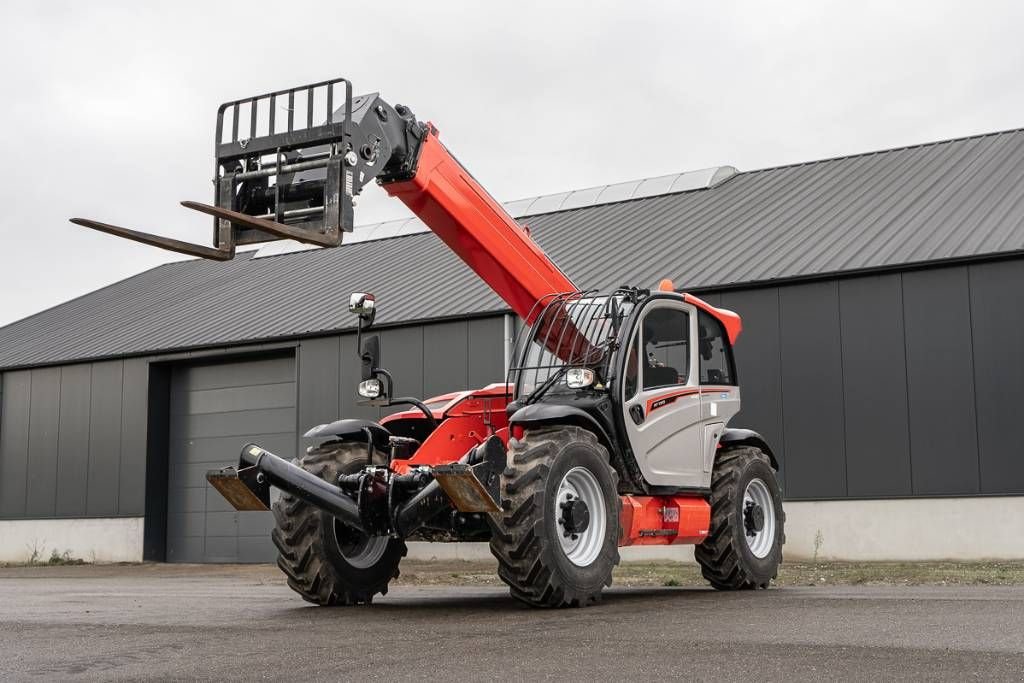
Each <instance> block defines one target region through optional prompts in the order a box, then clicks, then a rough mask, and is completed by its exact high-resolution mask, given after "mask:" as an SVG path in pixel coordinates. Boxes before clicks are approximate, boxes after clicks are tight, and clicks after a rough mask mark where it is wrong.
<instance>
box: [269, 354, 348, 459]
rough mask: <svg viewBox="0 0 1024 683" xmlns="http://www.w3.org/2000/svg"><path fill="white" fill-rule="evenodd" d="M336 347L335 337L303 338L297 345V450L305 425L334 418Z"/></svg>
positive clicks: (336, 412)
mask: <svg viewBox="0 0 1024 683" xmlns="http://www.w3.org/2000/svg"><path fill="white" fill-rule="evenodd" d="M339 348H340V347H339V342H338V338H337V337H323V338H319V339H307V340H305V341H303V342H302V343H301V344H300V345H299V349H298V354H299V357H298V381H299V385H298V391H299V405H298V434H299V437H298V438H299V451H297V452H301V451H302V450H304V449H305V444H303V442H302V441H303V440H302V434H303V433H305V431H306V430H307V429H309V428H310V427H315V426H316V425H319V424H324V423H325V422H333V421H334V420H337V419H338V415H339V411H340V410H341V403H340V400H339V396H338V390H339V383H338V363H339V361H340V355H339ZM353 361H354V359H353ZM281 386H285V385H284V384H282V385H281Z"/></svg>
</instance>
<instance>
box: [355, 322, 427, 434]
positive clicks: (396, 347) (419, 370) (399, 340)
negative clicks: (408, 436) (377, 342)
mask: <svg viewBox="0 0 1024 683" xmlns="http://www.w3.org/2000/svg"><path fill="white" fill-rule="evenodd" d="M423 348H424V347H423V326H422V325H415V326H410V327H399V328H394V329H390V330H385V331H384V332H383V333H382V334H381V363H382V364H383V365H384V367H385V368H387V369H388V370H389V371H390V372H391V374H392V375H393V376H394V378H395V390H396V391H397V392H398V395H399V396H416V397H419V398H423V397H424V396H426V395H427V394H426V393H425V392H424V390H423V373H424V371H425V370H424V363H423V358H424V356H423ZM357 381H358V379H357ZM355 390H356V384H355V382H353V383H352V385H351V386H349V391H351V392H353V393H355ZM385 412H387V411H385ZM345 417H348V416H347V415H346V416H345Z"/></svg>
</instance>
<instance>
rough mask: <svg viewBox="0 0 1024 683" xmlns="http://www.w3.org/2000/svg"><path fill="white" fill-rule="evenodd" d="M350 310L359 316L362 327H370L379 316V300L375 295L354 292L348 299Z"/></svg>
mask: <svg viewBox="0 0 1024 683" xmlns="http://www.w3.org/2000/svg"><path fill="white" fill-rule="evenodd" d="M348 310H349V312H350V313H355V314H356V315H358V316H359V320H360V325H359V326H360V327H369V326H370V325H372V324H373V319H374V318H375V317H376V316H377V300H376V299H375V298H374V296H373V294H367V293H366V292H354V293H353V294H352V295H351V296H350V297H349V298H348Z"/></svg>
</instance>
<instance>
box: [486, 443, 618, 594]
mask: <svg viewBox="0 0 1024 683" xmlns="http://www.w3.org/2000/svg"><path fill="white" fill-rule="evenodd" d="M509 455H510V458H509V466H508V467H507V468H506V469H505V471H504V472H503V473H502V477H501V500H502V508H503V515H502V519H501V522H500V524H496V525H495V528H494V529H493V533H492V537H491V552H492V553H493V554H494V556H495V557H496V558H497V559H498V576H500V577H501V579H502V581H504V582H505V583H507V584H508V586H509V588H510V589H511V593H512V596H513V597H515V598H516V599H518V600H521V601H523V602H525V603H527V604H529V605H533V606H536V607H583V606H586V605H589V604H592V603H595V602H597V601H598V600H599V599H600V597H601V591H602V589H603V588H604V587H605V586H610V585H611V582H612V569H613V568H614V567H615V565H617V564H618V563H619V549H618V537H619V507H620V503H619V495H618V492H617V490H616V487H617V484H618V476H617V475H616V473H615V470H614V469H612V467H611V465H610V464H609V458H608V451H607V450H606V449H605V448H604V446H602V445H601V444H600V443H599V442H598V440H597V437H595V436H594V434H593V433H591V432H589V431H587V430H585V429H581V428H579V427H571V426H552V427H541V428H537V429H529V430H527V431H526V432H525V434H524V435H523V438H521V439H511V440H510V441H509Z"/></svg>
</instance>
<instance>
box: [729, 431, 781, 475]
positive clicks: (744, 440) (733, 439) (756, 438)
mask: <svg viewBox="0 0 1024 683" xmlns="http://www.w3.org/2000/svg"><path fill="white" fill-rule="evenodd" d="M718 445H719V446H720V447H722V448H727V447H729V446H756V447H757V448H760V449H761V450H762V451H764V453H765V455H767V456H768V459H769V460H771V463H772V469H774V470H775V471H776V472H778V471H779V461H778V459H777V458H776V457H775V454H774V453H772V449H771V447H770V446H769V445H768V442H767V441H765V440H764V437H763V436H761V435H760V434H758V433H757V432H755V431H754V430H753V429H738V428H735V427H727V428H726V430H725V431H724V432H722V437H721V438H720V439H719V440H718Z"/></svg>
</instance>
